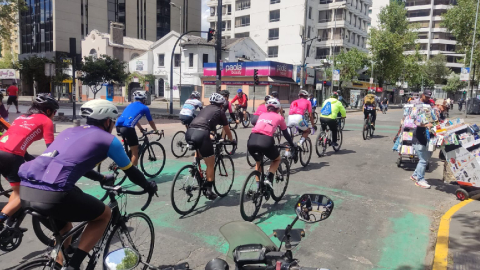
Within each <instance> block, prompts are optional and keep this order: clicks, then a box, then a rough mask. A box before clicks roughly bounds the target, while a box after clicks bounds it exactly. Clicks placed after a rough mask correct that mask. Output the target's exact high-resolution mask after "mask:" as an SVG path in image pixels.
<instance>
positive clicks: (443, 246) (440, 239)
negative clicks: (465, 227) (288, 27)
mask: <svg viewBox="0 0 480 270" xmlns="http://www.w3.org/2000/svg"><path fill="white" fill-rule="evenodd" d="M471 202H473V200H472V199H468V200H465V201H463V202H461V203H459V204H456V205H454V206H453V207H452V208H450V209H449V210H448V211H447V213H445V215H443V217H442V219H441V220H440V226H439V227H438V235H437V244H436V245H435V258H434V259H433V268H432V270H446V269H447V264H448V241H449V239H448V236H449V234H450V220H451V219H452V216H453V215H454V214H455V212H457V211H458V210H460V209H461V208H462V207H464V206H465V205H467V204H469V203H471Z"/></svg>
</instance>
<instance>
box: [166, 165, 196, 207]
mask: <svg viewBox="0 0 480 270" xmlns="http://www.w3.org/2000/svg"><path fill="white" fill-rule="evenodd" d="M200 189H201V186H200V175H199V173H198V170H197V168H195V167H194V166H193V165H185V166H183V167H182V168H181V169H180V170H179V171H178V172H177V174H176V175H175V177H174V178H173V183H172V189H171V191H170V199H171V200H172V206H173V209H175V212H177V213H179V214H180V215H182V216H184V215H187V214H189V213H190V212H192V211H193V209H194V208H195V206H197V203H198V200H199V199H200Z"/></svg>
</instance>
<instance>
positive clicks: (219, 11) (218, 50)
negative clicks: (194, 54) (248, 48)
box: [215, 0, 222, 92]
mask: <svg viewBox="0 0 480 270" xmlns="http://www.w3.org/2000/svg"><path fill="white" fill-rule="evenodd" d="M216 34H217V44H216V45H215V52H216V55H217V58H216V63H217V73H216V75H217V80H216V82H215V84H216V85H217V92H220V90H221V89H222V69H221V67H220V60H221V59H222V0H218V5H217V32H216Z"/></svg>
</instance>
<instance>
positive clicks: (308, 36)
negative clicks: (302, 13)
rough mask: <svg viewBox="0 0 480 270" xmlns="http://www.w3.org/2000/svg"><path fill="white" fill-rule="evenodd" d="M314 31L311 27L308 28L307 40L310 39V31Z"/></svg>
mask: <svg viewBox="0 0 480 270" xmlns="http://www.w3.org/2000/svg"><path fill="white" fill-rule="evenodd" d="M311 30H312V27H311V26H308V28H307V38H310V31H311Z"/></svg>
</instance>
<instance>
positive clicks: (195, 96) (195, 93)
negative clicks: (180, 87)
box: [190, 91, 201, 98]
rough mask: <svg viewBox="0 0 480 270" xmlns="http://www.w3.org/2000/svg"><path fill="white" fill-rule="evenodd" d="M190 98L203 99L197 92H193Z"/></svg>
mask: <svg viewBox="0 0 480 270" xmlns="http://www.w3.org/2000/svg"><path fill="white" fill-rule="evenodd" d="M190 96H192V97H194V98H200V97H201V95H200V93H199V92H197V91H193V92H192V94H191V95H190Z"/></svg>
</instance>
